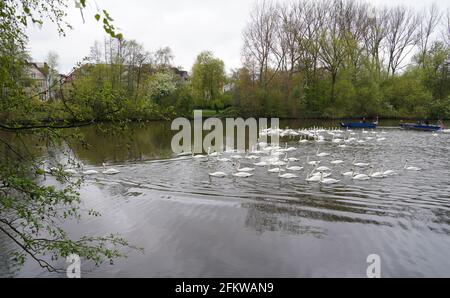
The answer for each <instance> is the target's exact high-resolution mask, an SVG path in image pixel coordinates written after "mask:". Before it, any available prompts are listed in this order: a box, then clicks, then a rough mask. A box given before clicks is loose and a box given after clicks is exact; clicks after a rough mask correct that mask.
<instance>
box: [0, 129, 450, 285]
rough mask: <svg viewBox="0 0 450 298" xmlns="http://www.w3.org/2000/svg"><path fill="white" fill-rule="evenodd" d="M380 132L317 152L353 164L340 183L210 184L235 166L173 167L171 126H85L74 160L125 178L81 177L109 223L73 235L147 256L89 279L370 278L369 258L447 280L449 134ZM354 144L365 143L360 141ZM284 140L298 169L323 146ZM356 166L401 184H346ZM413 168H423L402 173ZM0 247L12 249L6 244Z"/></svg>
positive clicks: (263, 179)
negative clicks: (385, 173) (109, 238)
mask: <svg viewBox="0 0 450 298" xmlns="http://www.w3.org/2000/svg"><path fill="white" fill-rule="evenodd" d="M281 125H282V126H283V127H285V126H289V127H293V128H297V127H301V126H311V125H314V123H298V122H296V121H292V122H285V123H281ZM316 125H320V126H335V123H332V122H329V123H316ZM394 125H395V122H394V123H392V125H391V126H394ZM384 130H385V132H386V134H384V135H383V136H384V137H386V140H385V141H383V142H376V141H368V142H366V143H364V144H352V145H349V146H348V147H347V148H339V147H338V146H337V145H336V144H332V143H331V142H327V143H324V144H320V150H321V151H325V152H330V153H332V154H333V155H334V157H335V158H340V159H343V160H345V161H346V162H345V164H343V165H342V166H335V167H333V176H332V177H334V178H336V179H341V180H342V181H341V182H340V183H338V184H336V185H330V186H325V185H322V186H320V185H317V184H308V183H306V182H305V178H306V175H307V172H306V171H301V172H299V174H298V175H299V176H300V178H297V179H293V180H282V179H279V178H278V177H277V175H274V174H269V173H268V172H267V169H266V168H257V169H256V171H255V175H254V176H253V177H251V178H248V179H239V178H232V177H228V178H224V179H215V178H212V179H211V178H210V177H209V175H208V173H209V172H212V171H218V170H220V171H225V172H227V173H231V172H233V166H232V164H230V163H220V162H217V161H215V159H214V158H210V159H209V160H207V161H195V160H193V159H192V158H190V157H185V158H174V157H173V156H172V153H171V150H170V142H171V136H172V133H171V132H170V123H165V122H161V123H151V124H148V125H146V126H145V127H142V128H136V129H134V130H130V131H129V132H127V133H126V134H125V135H124V136H121V137H110V136H109V137H107V136H105V135H102V134H101V133H99V132H98V131H96V129H95V128H86V129H85V130H84V133H85V135H86V138H87V140H88V142H89V143H90V144H91V145H92V148H91V150H85V149H83V148H76V152H75V154H76V156H77V157H78V158H79V159H81V160H83V162H84V163H85V164H86V165H87V166H88V167H90V168H94V169H98V170H101V167H100V165H101V163H103V162H108V163H110V164H115V165H114V167H115V168H117V169H119V170H120V171H121V172H120V173H119V174H118V175H115V176H104V175H98V176H92V177H87V178H86V181H85V183H84V184H83V186H82V188H81V191H80V193H81V197H82V200H83V204H85V205H86V207H87V208H95V209H96V210H98V211H100V212H101V213H102V214H103V216H102V217H101V218H85V219H84V220H82V221H81V222H80V223H79V224H67V229H68V230H69V231H70V232H71V233H72V234H73V235H80V234H85V233H89V234H102V233H106V232H119V233H121V234H122V236H124V237H125V238H127V239H128V240H130V241H131V242H132V243H133V244H136V245H137V246H141V247H144V248H145V254H141V253H139V252H135V251H130V252H128V253H129V258H128V259H125V260H118V261H117V262H116V263H115V264H114V265H113V266H111V265H109V264H108V265H104V266H101V267H100V268H89V269H90V272H89V273H87V276H90V277H97V276H106V277H113V276H114V277H115V276H138V277H303V276H307V277H319V276H327V277H333V276H348V277H352V276H355V277H364V276H365V272H366V268H367V264H366V258H367V256H368V255H370V254H373V253H376V254H378V255H380V256H381V261H382V275H383V276H386V277H387V276H414V277H419V276H447V277H448V276H450V249H449V248H450V236H449V234H450V219H449V218H450V217H449V215H450V212H449V211H450V185H449V183H448V181H449V172H450V167H449V166H450V160H449V159H448V156H449V150H450V148H449V145H450V135H445V134H442V135H439V136H433V135H432V134H430V133H421V132H412V131H402V130H398V129H384ZM380 131H381V129H379V130H378V132H380ZM358 137H360V138H364V137H365V136H364V135H363V134H362V133H361V132H358ZM286 141H288V142H289V146H296V147H298V150H297V151H296V152H293V153H292V154H290V156H292V157H297V158H299V159H300V162H299V163H298V164H300V165H304V164H305V161H306V158H307V156H308V155H310V156H313V155H314V153H315V152H316V150H317V147H318V144H317V143H315V142H310V143H308V144H301V145H299V144H298V142H297V141H296V140H294V139H287V140H286ZM354 157H356V158H357V160H358V161H365V162H369V163H371V164H373V165H374V166H375V168H377V169H381V168H385V169H393V170H396V171H398V172H399V175H398V176H394V177H389V178H385V179H372V180H370V181H352V180H350V179H345V178H343V177H342V176H341V175H340V173H341V172H344V171H348V170H350V169H351V168H352V165H351V163H352V161H353V159H354ZM332 158H333V157H331V156H330V157H326V158H323V159H322V163H323V165H326V166H330V163H329V162H330V161H331V160H332ZM406 159H408V160H410V162H411V164H413V165H416V166H420V167H422V168H423V169H424V170H423V171H421V172H408V171H405V170H403V169H402V168H403V166H404V163H405V160H406ZM242 165H243V166H252V163H251V162H250V161H244V160H243V161H242ZM308 169H310V168H308ZM0 247H1V248H2V249H1V251H2V252H5V251H11V250H13V249H14V245H13V244H11V243H9V242H8V241H6V240H5V239H3V238H0ZM0 264H1V269H0V274H1V275H4V276H48V275H49V274H48V273H46V272H43V271H42V270H41V269H40V268H38V267H37V266H36V265H35V264H33V263H32V262H28V263H27V264H26V266H25V267H24V268H23V269H22V270H20V271H19V272H16V271H14V270H13V269H9V268H10V264H11V262H10V261H9V260H8V259H7V258H6V257H5V254H4V253H3V254H2V258H0Z"/></svg>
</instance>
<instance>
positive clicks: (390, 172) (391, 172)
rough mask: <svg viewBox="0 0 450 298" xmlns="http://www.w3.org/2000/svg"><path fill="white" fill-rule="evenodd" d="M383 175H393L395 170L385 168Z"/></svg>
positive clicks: (395, 173)
mask: <svg viewBox="0 0 450 298" xmlns="http://www.w3.org/2000/svg"><path fill="white" fill-rule="evenodd" d="M383 175H384V176H394V175H397V172H395V171H393V170H386V171H384V172H383Z"/></svg>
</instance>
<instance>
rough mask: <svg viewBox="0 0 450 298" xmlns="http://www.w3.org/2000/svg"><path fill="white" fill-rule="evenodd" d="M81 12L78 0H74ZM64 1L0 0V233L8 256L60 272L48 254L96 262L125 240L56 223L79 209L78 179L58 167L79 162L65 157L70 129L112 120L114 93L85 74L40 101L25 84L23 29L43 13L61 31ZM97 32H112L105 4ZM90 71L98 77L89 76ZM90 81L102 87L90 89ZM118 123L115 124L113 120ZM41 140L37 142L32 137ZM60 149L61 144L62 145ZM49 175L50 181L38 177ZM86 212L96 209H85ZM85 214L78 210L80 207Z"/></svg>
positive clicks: (117, 97)
mask: <svg viewBox="0 0 450 298" xmlns="http://www.w3.org/2000/svg"><path fill="white" fill-rule="evenodd" d="M76 3H77V4H78V5H79V8H80V10H81V11H83V9H84V8H85V7H86V1H85V0H80V1H76ZM66 5H67V2H66V1H63V0H42V1H37V0H26V1H25V0H6V1H1V2H0V97H1V98H0V99H1V100H0V105H1V107H0V111H1V112H0V154H1V156H2V158H1V159H0V233H2V234H3V235H4V236H6V238H8V239H9V240H10V241H11V242H12V243H14V244H16V246H17V248H18V250H17V251H16V252H15V254H14V255H15V260H16V261H17V264H19V265H21V264H23V263H24V262H25V260H26V258H31V259H32V260H34V261H36V262H37V263H38V264H39V265H41V266H42V267H43V268H46V269H47V270H49V271H56V272H65V270H62V269H61V268H56V267H55V265H54V263H53V261H56V260H57V259H59V258H61V257H63V258H64V257H66V256H68V255H70V254H73V253H75V254H78V255H79V256H80V257H82V258H84V259H85V260H91V261H93V262H94V263H95V264H97V265H98V264H100V263H101V262H103V261H105V260H109V261H112V260H113V259H114V258H117V257H123V256H124V255H123V253H122V252H121V249H123V248H124V247H127V246H128V247H132V246H130V245H129V244H128V242H127V241H126V240H124V239H122V238H121V237H120V236H118V235H114V234H110V235H104V236H94V235H87V236H81V237H79V238H78V239H76V238H75V239H74V238H73V237H71V236H69V235H68V234H67V233H66V232H65V231H64V229H63V228H62V226H63V224H62V223H64V222H65V221H68V220H74V221H76V220H78V219H80V218H81V216H82V215H83V213H84V212H83V210H82V209H80V204H79V203H80V198H79V194H78V192H77V190H78V188H79V186H80V183H81V182H82V180H80V179H75V178H74V177H71V176H70V175H69V174H68V173H67V172H65V171H64V167H65V166H71V167H76V168H81V165H80V164H79V163H78V162H77V160H76V159H74V158H73V157H71V154H70V153H71V150H70V148H71V145H72V144H73V143H78V144H83V145H86V144H85V142H84V140H83V138H82V136H81V135H80V134H79V133H78V131H77V130H76V129H74V130H67V128H72V129H73V128H74V127H77V126H83V125H88V124H92V123H95V122H98V121H100V120H108V121H117V122H118V119H120V118H117V117H116V115H117V114H118V113H120V112H121V111H122V110H123V103H122V102H121V99H122V94H121V92H120V90H116V89H114V88H113V86H110V85H108V82H104V81H100V82H95V83H96V85H95V84H94V81H86V82H83V83H82V84H81V85H82V86H81V88H80V89H71V90H70V89H68V90H64V91H63V92H61V100H60V101H57V102H52V103H43V102H40V101H39V100H36V97H35V96H33V95H32V94H30V92H29V91H27V90H26V88H27V87H29V86H31V84H30V82H29V81H28V80H27V79H26V71H27V69H26V63H25V62H26V60H28V59H27V55H26V53H25V49H26V41H27V37H26V34H25V32H26V28H27V27H28V25H29V24H31V23H35V24H39V25H41V24H43V23H44V21H45V20H47V19H48V20H50V21H52V22H55V23H56V24H57V25H58V28H59V33H60V34H64V32H65V29H67V28H70V25H69V24H67V23H66V22H65V17H66V8H67V7H66ZM103 15H104V17H105V18H106V19H107V20H108V22H106V23H105V26H106V27H105V31H107V32H108V33H110V34H111V33H114V36H116V37H120V36H119V35H118V34H115V32H114V27H113V26H112V23H111V21H112V19H111V18H110V16H109V15H108V14H107V12H106V11H104V12H103ZM97 78H98V77H97ZM98 85H102V88H99V89H96V88H95V87H97V86H98ZM117 126H118V127H121V125H120V124H119V123H118V125H117ZM36 143H41V144H45V148H42V147H38V146H36V145H35V144H36ZM64 148H66V149H64ZM43 150H46V151H47V150H59V151H60V152H61V155H62V156H63V157H64V158H61V160H59V159H58V160H55V161H53V162H52V165H51V166H50V165H46V163H45V162H44V161H43V160H42V159H41V156H42V154H43ZM47 178H51V180H52V183H47V182H45V181H46V179H47ZM86 213H87V215H88V216H99V213H98V212H96V211H94V210H91V211H89V212H86ZM84 215H86V214H84Z"/></svg>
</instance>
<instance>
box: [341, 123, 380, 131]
mask: <svg viewBox="0 0 450 298" xmlns="http://www.w3.org/2000/svg"><path fill="white" fill-rule="evenodd" d="M377 125H378V124H377V123H370V122H342V123H341V126H342V127H344V128H361V129H364V128H365V129H375V128H377Z"/></svg>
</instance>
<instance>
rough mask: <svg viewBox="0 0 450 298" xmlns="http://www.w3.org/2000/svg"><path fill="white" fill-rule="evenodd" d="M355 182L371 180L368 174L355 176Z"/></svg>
mask: <svg viewBox="0 0 450 298" xmlns="http://www.w3.org/2000/svg"><path fill="white" fill-rule="evenodd" d="M352 179H353V180H370V177H369V176H368V175H366V174H355V175H354V176H353V177H352Z"/></svg>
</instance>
